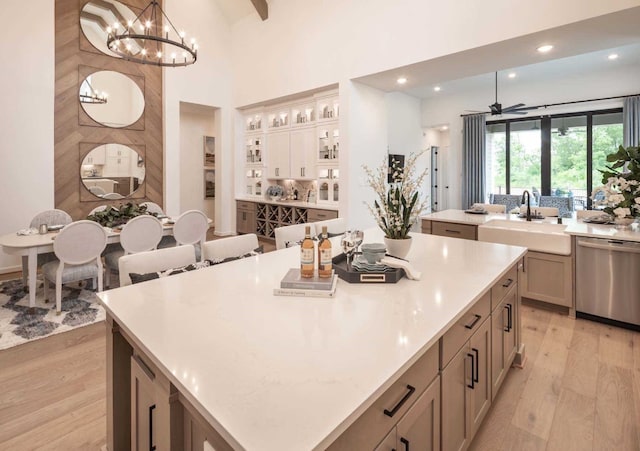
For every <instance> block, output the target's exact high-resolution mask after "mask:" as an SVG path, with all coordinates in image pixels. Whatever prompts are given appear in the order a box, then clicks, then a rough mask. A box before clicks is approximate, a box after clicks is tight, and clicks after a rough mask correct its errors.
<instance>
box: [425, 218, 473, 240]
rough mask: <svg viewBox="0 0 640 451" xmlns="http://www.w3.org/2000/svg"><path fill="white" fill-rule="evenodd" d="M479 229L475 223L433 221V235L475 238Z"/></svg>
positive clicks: (466, 238)
mask: <svg viewBox="0 0 640 451" xmlns="http://www.w3.org/2000/svg"><path fill="white" fill-rule="evenodd" d="M477 230H478V228H477V227H476V226H474V225H468V224H456V223H453V222H437V221H431V233H432V234H433V235H440V236H448V237H452V238H463V239H465V240H475V239H476V238H477Z"/></svg>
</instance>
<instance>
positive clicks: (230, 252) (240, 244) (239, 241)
mask: <svg viewBox="0 0 640 451" xmlns="http://www.w3.org/2000/svg"><path fill="white" fill-rule="evenodd" d="M258 246H259V244H258V237H257V236H256V234H255V233H248V234H246V235H238V236H230V237H228V238H220V239H217V240H212V241H207V242H206V243H204V244H203V245H202V258H203V259H205V260H214V261H217V260H224V259H225V258H229V257H238V256H240V255H244V254H247V253H249V252H251V251H253V250H255V249H256V248H257V247H258Z"/></svg>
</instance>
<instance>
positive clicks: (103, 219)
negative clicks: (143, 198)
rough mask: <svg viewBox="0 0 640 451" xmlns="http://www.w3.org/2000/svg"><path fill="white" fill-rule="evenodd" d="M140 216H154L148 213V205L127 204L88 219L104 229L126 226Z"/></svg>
mask: <svg viewBox="0 0 640 451" xmlns="http://www.w3.org/2000/svg"><path fill="white" fill-rule="evenodd" d="M140 215H153V216H157V215H156V214H155V213H150V212H148V211H147V207H146V205H137V204H134V203H133V202H127V203H126V204H123V205H120V207H119V208H114V207H112V206H108V207H107V208H106V209H105V210H102V211H97V212H95V213H93V214H91V215H89V216H87V219H88V220H90V221H95V222H97V223H98V224H100V225H101V226H103V227H117V226H120V225H124V224H126V222H127V221H129V220H130V219H131V218H135V217H136V216H140Z"/></svg>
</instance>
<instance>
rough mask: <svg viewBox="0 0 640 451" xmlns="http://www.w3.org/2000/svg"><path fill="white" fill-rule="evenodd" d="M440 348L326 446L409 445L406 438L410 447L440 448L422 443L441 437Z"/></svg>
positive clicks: (344, 449)
mask: <svg viewBox="0 0 640 451" xmlns="http://www.w3.org/2000/svg"><path fill="white" fill-rule="evenodd" d="M438 348H439V347H438V344H435V345H433V346H432V347H431V348H430V349H429V350H428V351H427V352H426V353H425V354H424V355H423V356H422V357H420V358H419V359H418V360H417V362H416V363H414V364H413V365H412V366H411V367H410V368H409V369H408V370H407V371H406V372H405V373H404V374H403V375H402V376H400V378H399V379H398V380H397V381H396V382H395V383H393V384H392V385H391V387H389V388H388V389H387V390H386V391H385V392H384V393H383V394H382V395H380V397H378V399H377V400H376V401H374V403H373V405H372V406H371V407H369V408H368V409H367V410H366V411H365V412H364V413H363V414H362V415H361V416H360V417H359V418H358V419H357V420H356V421H355V422H354V423H353V424H352V425H351V426H349V428H348V429H347V430H346V431H345V432H344V433H343V434H342V435H340V437H338V438H337V439H336V440H335V441H334V442H333V443H332V444H331V445H330V446H329V447H328V448H327V449H328V450H329V451H351V450H356V449H357V450H374V449H380V450H388V451H390V450H391V449H396V450H401V449H403V447H402V446H400V445H402V444H404V448H405V449H406V445H407V443H406V442H409V446H410V447H411V449H417V450H426V449H435V450H437V449H439V446H436V447H434V448H431V447H429V446H422V445H423V444H426V443H431V444H432V445H433V444H438V443H439V438H440V378H439V376H438V361H439V349H438ZM412 443H414V444H415V446H414V445H413V444H412ZM399 444H400V445H399ZM388 445H390V447H387V446H388Z"/></svg>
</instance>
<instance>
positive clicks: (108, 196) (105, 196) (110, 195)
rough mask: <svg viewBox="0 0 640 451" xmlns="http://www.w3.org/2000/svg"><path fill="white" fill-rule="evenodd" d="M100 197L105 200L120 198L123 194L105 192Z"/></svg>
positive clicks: (122, 197)
mask: <svg viewBox="0 0 640 451" xmlns="http://www.w3.org/2000/svg"><path fill="white" fill-rule="evenodd" d="M102 198H103V199H107V200H120V199H124V196H123V195H122V194H119V193H107V194H103V195H102Z"/></svg>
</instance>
